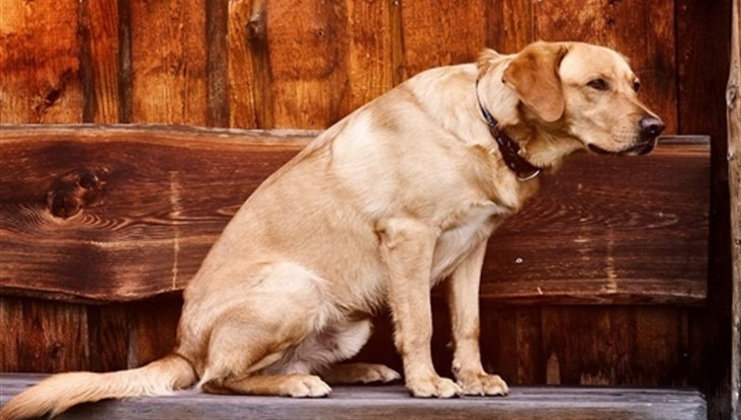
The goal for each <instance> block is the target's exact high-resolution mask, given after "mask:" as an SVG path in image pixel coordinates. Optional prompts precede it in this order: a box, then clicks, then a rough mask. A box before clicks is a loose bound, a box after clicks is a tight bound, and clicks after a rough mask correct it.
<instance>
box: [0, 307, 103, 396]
mask: <svg viewBox="0 0 741 420" xmlns="http://www.w3.org/2000/svg"><path fill="white" fill-rule="evenodd" d="M0 331H3V334H2V350H1V353H0V354H1V355H2V360H0V371H3V372H8V371H23V372H65V371H70V370H86V369H88V368H89V365H88V360H89V356H90V353H89V347H88V329H87V318H86V311H85V307H84V306H83V305H79V304H70V303H63V302H45V301H39V300H35V299H28V298H12V299H11V298H8V297H5V296H0ZM0 388H2V387H0Z"/></svg>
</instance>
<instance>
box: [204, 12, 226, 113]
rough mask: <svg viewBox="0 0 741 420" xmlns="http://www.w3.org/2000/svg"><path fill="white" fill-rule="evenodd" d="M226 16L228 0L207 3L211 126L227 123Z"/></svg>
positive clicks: (207, 70) (208, 96)
mask: <svg viewBox="0 0 741 420" xmlns="http://www.w3.org/2000/svg"><path fill="white" fill-rule="evenodd" d="M228 15H229V3H228V1H227V0H215V1H209V2H207V3H206V43H207V44H206V45H207V48H208V62H207V68H206V74H207V76H208V85H207V91H208V94H207V102H208V108H207V109H208V115H207V122H208V125H209V126H212V127H228V126H229V91H228V89H229V85H228V79H229V76H228V70H229V66H228V55H229V52H228V50H227V31H228Z"/></svg>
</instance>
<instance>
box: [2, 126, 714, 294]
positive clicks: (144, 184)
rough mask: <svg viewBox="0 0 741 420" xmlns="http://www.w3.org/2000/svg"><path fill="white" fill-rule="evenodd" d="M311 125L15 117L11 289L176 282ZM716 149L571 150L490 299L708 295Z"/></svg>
mask: <svg viewBox="0 0 741 420" xmlns="http://www.w3.org/2000/svg"><path fill="white" fill-rule="evenodd" d="M308 138H309V137H307V136H306V134H303V135H300V136H288V137H286V136H276V135H274V134H271V133H269V132H262V133H255V132H235V131H212V132H210V131H207V130H184V129H181V130H174V129H151V128H150V129H142V128H123V127H117V128H112V127H109V128H96V127H76V128H75V127H69V128H39V127H36V128H30V127H16V128H13V127H5V128H4V130H3V137H2V140H0V141H1V142H2V146H3V150H4V156H5V159H4V160H7V164H6V165H4V169H3V177H2V180H1V181H0V196H1V197H2V204H3V205H2V209H0V212H1V213H0V214H1V216H2V217H1V218H0V223H2V225H1V226H0V227H1V229H0V237H1V238H2V240H3V242H4V259H3V262H2V266H3V270H2V275H1V277H0V280H1V283H0V287H1V288H2V290H3V291H4V292H5V293H12V292H26V293H31V294H34V293H36V294H42V295H60V296H68V297H70V296H71V297H81V298H89V299H99V300H104V301H105V300H133V299H138V298H143V297H147V296H152V295H155V294H158V293H163V292H169V291H176V290H180V289H182V288H183V287H184V286H185V284H187V281H188V280H189V278H190V276H192V275H193V274H194V272H195V270H196V269H197V268H198V266H199V265H200V262H201V260H202V258H203V256H204V255H205V253H206V252H207V250H208V249H209V247H210V245H211V244H212V243H213V241H214V240H215V238H216V237H217V236H218V234H219V233H220V231H221V229H222V228H223V226H224V225H225V224H226V222H227V221H228V220H229V218H230V216H231V215H232V214H233V213H234V212H235V211H236V209H237V208H238V207H239V205H241V203H242V202H243V201H244V200H245V199H246V197H247V196H249V194H250V193H251V192H252V191H253V190H254V189H255V188H256V187H257V186H258V185H259V184H260V183H261V182H262V181H263V180H264V179H265V178H266V177H267V176H268V175H269V174H271V173H272V172H273V171H275V170H276V169H277V168H278V167H279V166H280V165H282V164H283V163H284V162H286V161H287V160H288V159H289V158H290V157H291V156H293V155H294V154H295V153H296V152H297V151H298V150H299V149H300V147H301V146H302V145H304V144H305V143H306V141H307V139H308ZM707 154H708V150H707V143H706V141H703V140H701V139H700V140H697V141H694V140H689V139H683V140H681V141H680V140H677V141H671V140H667V141H665V142H664V144H663V145H662V146H660V147H659V148H658V150H657V151H656V152H655V153H654V154H653V155H652V156H650V157H646V158H637V159H625V158H598V157H594V156H590V155H586V154H585V155H581V156H576V157H574V158H573V162H570V163H568V164H567V165H566V167H565V168H564V169H563V170H562V172H561V173H560V174H558V175H556V176H555V177H553V179H546V181H544V183H545V185H544V189H543V192H542V193H541V195H540V196H539V197H538V198H537V199H535V200H533V202H532V203H531V205H529V206H528V207H527V208H526V209H524V210H523V211H522V213H521V214H519V215H517V216H516V217H514V218H512V219H511V220H509V221H508V222H507V223H506V224H505V225H503V226H502V227H501V228H500V229H499V231H498V232H497V233H496V234H495V236H494V238H493V239H492V241H491V246H490V250H489V257H488V259H487V263H486V265H485V268H484V275H483V284H482V288H481V289H482V290H481V294H482V297H483V298H484V299H490V300H500V301H509V302H513V301H514V302H516V301H542V302H574V301H578V302H587V303H603V302H620V303H646V302H671V303H691V304H699V303H702V300H703V298H704V296H705V264H706V254H705V248H706V245H707V242H706V235H707V201H706V194H705V191H706V188H707V182H708V181H707V173H708V168H707ZM16 174H24V175H23V176H22V177H21V176H18V175H16ZM638 186H640V187H638ZM42 238H43V239H42Z"/></svg>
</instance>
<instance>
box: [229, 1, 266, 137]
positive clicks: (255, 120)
mask: <svg viewBox="0 0 741 420" xmlns="http://www.w3.org/2000/svg"><path fill="white" fill-rule="evenodd" d="M228 7H229V10H228V14H229V16H228V23H227V25H228V29H227V41H226V42H227V53H228V63H229V68H228V79H229V80H228V87H227V90H228V92H229V99H228V103H229V125H230V126H231V127H240V128H258V127H263V128H270V127H273V126H274V123H273V108H272V104H273V101H272V88H271V87H272V81H271V80H270V68H269V67H268V66H269V63H268V61H267V59H268V51H267V32H266V29H265V19H266V18H265V9H264V8H265V1H262V0H254V1H251V0H235V1H230V2H229V6H228Z"/></svg>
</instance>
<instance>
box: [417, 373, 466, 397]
mask: <svg viewBox="0 0 741 420" xmlns="http://www.w3.org/2000/svg"><path fill="white" fill-rule="evenodd" d="M406 386H407V389H409V392H410V393H411V394H412V396H414V397H423V398H429V397H437V398H451V397H455V396H457V395H461V392H462V390H461V387H459V386H458V385H457V384H456V383H455V382H453V381H451V380H450V379H448V378H443V377H440V376H437V375H430V376H425V377H422V378H416V379H413V380H407V384H406Z"/></svg>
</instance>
